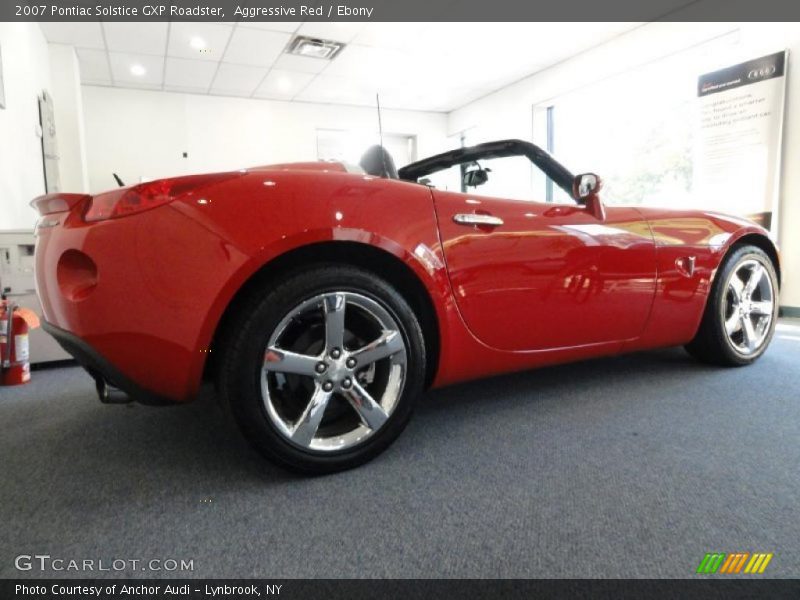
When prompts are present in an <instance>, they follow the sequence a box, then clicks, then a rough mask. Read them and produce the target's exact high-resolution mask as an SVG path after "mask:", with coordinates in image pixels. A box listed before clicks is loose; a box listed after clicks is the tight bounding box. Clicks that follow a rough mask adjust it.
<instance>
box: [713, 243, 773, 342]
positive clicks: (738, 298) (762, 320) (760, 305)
mask: <svg viewBox="0 0 800 600" xmlns="http://www.w3.org/2000/svg"><path fill="white" fill-rule="evenodd" d="M723 311H724V315H723V318H724V323H725V333H726V334H727V336H728V340H729V341H730V343H731V345H732V346H733V347H734V348H735V349H736V351H737V352H740V353H741V354H744V355H749V354H753V353H754V352H757V351H758V350H759V349H760V348H761V346H762V345H763V344H764V341H765V340H766V339H767V335H768V333H769V331H770V325H771V324H772V319H773V313H774V311H775V293H774V289H773V286H772V280H771V278H770V277H769V274H768V273H767V269H766V267H765V266H764V265H763V264H762V263H761V262H760V261H759V260H758V259H756V258H748V259H747V260H744V261H742V262H740V263H739V264H737V265H736V267H735V268H734V269H733V270H732V272H731V274H730V276H729V279H728V285H727V291H726V296H725V302H724V305H723Z"/></svg>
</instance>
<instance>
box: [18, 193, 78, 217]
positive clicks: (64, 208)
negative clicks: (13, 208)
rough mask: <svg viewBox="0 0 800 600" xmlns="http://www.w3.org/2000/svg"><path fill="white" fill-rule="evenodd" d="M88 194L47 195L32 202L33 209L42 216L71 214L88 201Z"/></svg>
mask: <svg viewBox="0 0 800 600" xmlns="http://www.w3.org/2000/svg"><path fill="white" fill-rule="evenodd" d="M89 197H90V196H88V195H86V194H59V193H55V194H47V195H45V196H39V197H38V198H34V199H33V200H32V201H31V207H32V208H34V209H36V210H37V211H38V212H39V214H40V215H41V216H45V215H52V214H55V213H62V212H69V211H71V210H72V209H73V208H75V206H77V205H78V204H80V203H81V202H83V201H85V200H88V199H89Z"/></svg>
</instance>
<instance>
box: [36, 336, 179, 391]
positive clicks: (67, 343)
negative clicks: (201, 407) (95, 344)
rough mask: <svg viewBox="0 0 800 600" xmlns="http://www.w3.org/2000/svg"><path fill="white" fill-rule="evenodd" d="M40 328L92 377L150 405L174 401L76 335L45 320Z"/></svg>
mask: <svg viewBox="0 0 800 600" xmlns="http://www.w3.org/2000/svg"><path fill="white" fill-rule="evenodd" d="M42 329H44V330H45V331H46V332H47V333H49V334H50V335H51V336H53V337H54V338H55V340H56V341H57V342H58V343H59V344H60V345H61V347H62V348H64V350H66V351H67V352H68V353H69V354H70V355H71V356H72V357H74V358H75V360H77V361H78V364H80V365H81V366H82V367H83V368H84V369H86V371H88V373H89V375H91V376H92V377H94V378H97V377H98V376H99V377H102V378H103V379H104V380H105V381H107V382H108V383H110V384H111V385H113V386H114V387H116V388H119V389H120V390H122V391H123V392H125V393H126V394H128V396H130V397H131V399H133V400H136V401H137V402H139V403H141V404H150V405H164V404H174V403H175V401H174V400H171V399H170V398H167V397H165V396H161V395H159V394H157V393H155V392H152V391H150V390H148V389H145V388H143V387H142V386H140V385H139V384H137V383H136V382H135V381H132V380H131V379H130V378H128V377H126V376H125V375H123V374H122V373H121V372H120V371H119V369H117V368H116V367H115V366H114V365H112V364H111V363H110V362H109V361H108V360H106V359H105V358H103V356H102V355H101V354H100V353H99V352H97V350H95V349H94V348H92V347H91V346H90V345H89V344H87V343H86V342H85V341H84V340H82V339H80V338H79V337H78V336H76V335H74V334H72V333H70V332H69V331H66V330H64V329H61V328H60V327H56V326H55V325H53V324H52V323H48V322H47V321H42Z"/></svg>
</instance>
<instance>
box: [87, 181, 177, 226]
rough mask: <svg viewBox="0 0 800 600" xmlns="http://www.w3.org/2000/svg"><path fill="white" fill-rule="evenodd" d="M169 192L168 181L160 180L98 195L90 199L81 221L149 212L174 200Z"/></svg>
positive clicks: (102, 219) (101, 219) (170, 190)
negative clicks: (90, 201)
mask: <svg viewBox="0 0 800 600" xmlns="http://www.w3.org/2000/svg"><path fill="white" fill-rule="evenodd" d="M171 192H172V189H171V186H170V180H169V179H161V180H159V181H153V182H150V183H142V184H139V185H136V186H133V187H131V188H123V189H119V190H114V191H112V192H106V193H104V194H98V195H97V196H94V197H93V198H92V203H91V204H90V205H89V209H88V210H87V211H86V213H85V214H84V215H83V219H84V221H104V220H105V219H115V218H117V217H124V216H126V215H132V214H135V213H138V212H142V211H145V210H150V209H151V208H156V207H157V206H161V205H162V204H167V203H168V202H171V201H172V200H173V199H174V197H173V196H172V194H171Z"/></svg>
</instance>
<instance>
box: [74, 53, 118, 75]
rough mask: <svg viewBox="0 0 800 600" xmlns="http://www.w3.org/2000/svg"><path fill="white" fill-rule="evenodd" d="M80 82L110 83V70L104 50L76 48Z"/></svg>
mask: <svg viewBox="0 0 800 600" xmlns="http://www.w3.org/2000/svg"><path fill="white" fill-rule="evenodd" d="M76 53H77V54H78V63H79V65H80V73H81V83H101V84H110V83H111V71H110V69H109V68H108V55H107V54H106V52H105V50H92V49H88V48H78V49H77V50H76Z"/></svg>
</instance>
